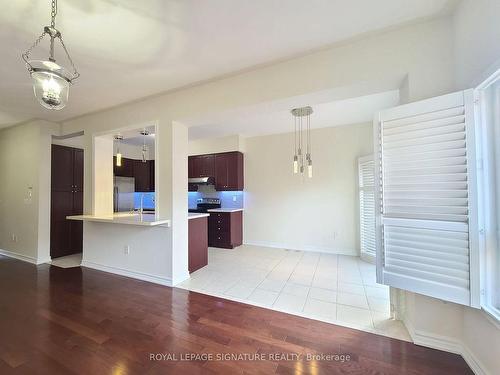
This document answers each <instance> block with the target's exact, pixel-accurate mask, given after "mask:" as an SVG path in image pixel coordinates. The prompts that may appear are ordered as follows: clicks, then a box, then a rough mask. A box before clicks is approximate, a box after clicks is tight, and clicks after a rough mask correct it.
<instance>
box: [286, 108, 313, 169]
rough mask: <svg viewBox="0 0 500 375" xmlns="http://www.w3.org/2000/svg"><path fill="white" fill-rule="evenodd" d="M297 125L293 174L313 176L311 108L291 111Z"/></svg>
mask: <svg viewBox="0 0 500 375" xmlns="http://www.w3.org/2000/svg"><path fill="white" fill-rule="evenodd" d="M291 112H292V115H293V118H294V125H295V132H294V137H295V147H294V155H293V173H294V174H298V173H299V172H300V174H302V175H303V174H304V173H305V170H306V169H307V176H308V177H309V178H312V176H313V164H312V157H311V114H312V113H313V109H312V108H311V107H301V108H294V109H292V110H291Z"/></svg>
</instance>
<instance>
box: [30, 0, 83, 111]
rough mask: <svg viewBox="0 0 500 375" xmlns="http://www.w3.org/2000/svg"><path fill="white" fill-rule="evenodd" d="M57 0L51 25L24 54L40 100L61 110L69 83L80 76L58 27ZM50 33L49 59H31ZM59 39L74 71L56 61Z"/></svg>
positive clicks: (66, 99) (53, 5) (44, 29)
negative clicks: (55, 51) (56, 46)
mask: <svg viewBox="0 0 500 375" xmlns="http://www.w3.org/2000/svg"><path fill="white" fill-rule="evenodd" d="M56 15H57V0H52V12H51V23H50V26H45V27H44V28H43V33H42V34H41V35H40V36H39V37H38V38H37V39H36V40H35V42H34V43H33V45H32V46H31V47H30V48H29V49H28V50H27V51H26V52H24V53H23V54H22V58H23V60H24V62H25V63H26V67H27V68H28V72H29V73H30V75H31V79H32V80H33V91H34V93H35V97H36V98H37V99H38V102H39V103H40V104H41V105H42V106H43V107H45V108H48V109H55V110H59V109H62V108H64V107H65V106H66V103H67V102H68V94H69V85H70V84H71V83H73V81H74V80H75V79H77V78H78V77H79V76H80V73H78V71H77V70H76V68H75V65H74V64H73V60H71V57H70V55H69V53H68V50H67V49H66V46H65V45H64V42H63V39H62V35H61V33H60V31H59V30H57V29H56ZM46 35H48V36H49V38H50V54H49V58H48V60H31V59H30V55H31V52H32V51H33V49H34V48H35V47H36V46H38V44H39V43H40V42H41V41H42V40H43V38H44V37H45V36H46ZM56 39H58V40H59V42H60V43H61V46H62V48H63V50H64V52H65V53H66V57H67V58H68V61H69V63H70V64H71V69H72V72H70V71H68V70H66V69H65V68H63V67H62V66H60V65H59V64H57V63H56V59H55V55H54V48H55V41H56Z"/></svg>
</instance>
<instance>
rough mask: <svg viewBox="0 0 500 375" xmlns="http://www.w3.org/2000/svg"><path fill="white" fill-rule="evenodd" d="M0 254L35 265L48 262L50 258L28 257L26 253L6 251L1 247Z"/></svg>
mask: <svg viewBox="0 0 500 375" xmlns="http://www.w3.org/2000/svg"><path fill="white" fill-rule="evenodd" d="M0 255H4V256H6V257H9V258H13V259H17V260H22V261H23V262H28V263H31V264H35V265H39V264H43V263H47V262H50V259H37V258H35V257H30V256H27V255H23V254H19V253H15V252H13V251H8V250H3V249H0Z"/></svg>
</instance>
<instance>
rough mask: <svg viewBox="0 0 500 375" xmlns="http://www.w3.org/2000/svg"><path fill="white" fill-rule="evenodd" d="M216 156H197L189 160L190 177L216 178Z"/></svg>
mask: <svg viewBox="0 0 500 375" xmlns="http://www.w3.org/2000/svg"><path fill="white" fill-rule="evenodd" d="M214 176H215V155H213V154H210V155H196V156H190V157H189V159H188V177H189V178H197V177H214Z"/></svg>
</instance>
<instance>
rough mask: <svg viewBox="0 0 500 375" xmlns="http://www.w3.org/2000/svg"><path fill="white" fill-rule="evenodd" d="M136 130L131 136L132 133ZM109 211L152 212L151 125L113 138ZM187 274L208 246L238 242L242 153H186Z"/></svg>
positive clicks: (203, 259)
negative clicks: (111, 192) (111, 187)
mask: <svg viewBox="0 0 500 375" xmlns="http://www.w3.org/2000/svg"><path fill="white" fill-rule="evenodd" d="M136 133H137V134H136ZM113 148H114V152H113V153H114V155H113V174H114V176H113V178H114V190H113V207H114V209H113V211H114V213H115V214H120V213H123V214H125V215H127V214H130V213H135V214H137V213H138V214H139V215H141V216H142V217H148V216H147V215H151V216H153V215H154V214H155V175H154V170H155V160H154V155H155V152H154V150H155V134H154V128H145V129H142V130H140V131H138V130H133V131H128V132H122V133H120V134H116V135H115V136H114V147H113ZM188 177H189V178H188V190H189V193H188V204H189V213H188V235H189V240H188V248H189V249H188V253H189V255H188V256H189V267H188V268H189V272H190V273H192V272H194V271H196V270H198V269H200V268H202V267H204V266H206V265H207V264H208V246H211V247H219V248H226V249H233V248H235V247H238V246H240V245H241V244H242V242H243V238H242V237H243V188H244V185H243V154H242V153H241V152H238V151H234V152H225V153H217V154H203V155H193V156H189V159H188Z"/></svg>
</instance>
